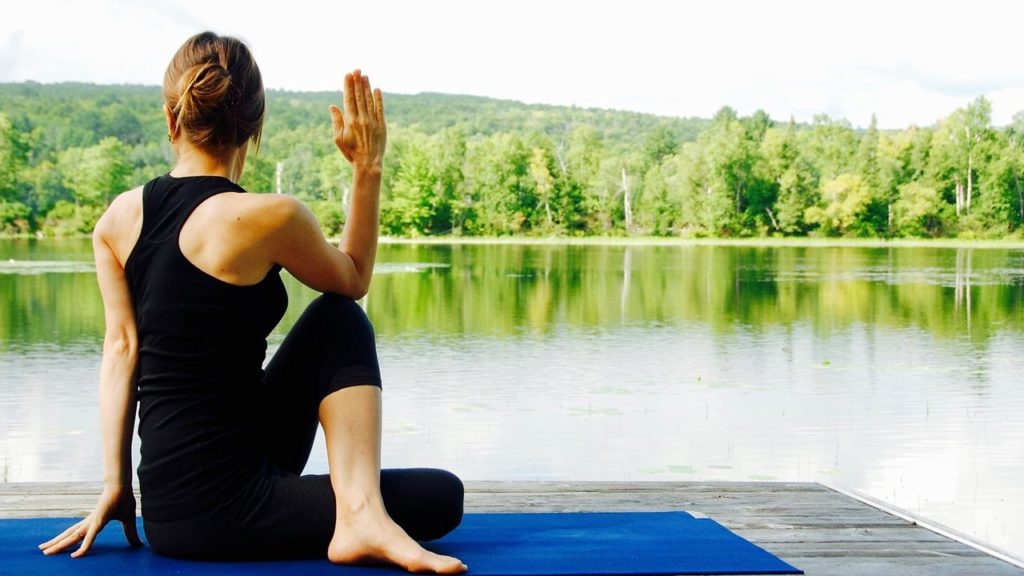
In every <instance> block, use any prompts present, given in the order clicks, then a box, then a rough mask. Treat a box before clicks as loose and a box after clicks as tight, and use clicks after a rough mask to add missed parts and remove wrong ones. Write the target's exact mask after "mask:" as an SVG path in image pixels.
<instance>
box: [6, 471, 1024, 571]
mask: <svg viewBox="0 0 1024 576" xmlns="http://www.w3.org/2000/svg"><path fill="white" fill-rule="evenodd" d="M99 492H100V486H99V485H98V484H83V483H24V484H0V517H2V518H18V517H40V516H51V517H55V516H79V515H85V514H86V513H88V511H89V510H91V508H92V506H93V504H94V503H95V499H96V497H97V495H98V494H99ZM664 510H689V511H696V512H702V513H704V514H707V515H708V516H710V517H711V518H714V519H715V520H717V521H719V522H721V523H722V524H724V525H725V526H727V527H729V528H730V529H732V530H734V531H735V532H737V533H738V534H741V535H743V536H744V537H746V538H747V539H749V540H750V541H752V542H754V543H756V544H758V545H759V546H761V547H763V548H765V549H767V550H769V551H771V552H773V553H774V554H777V555H778V556H780V557H781V558H783V559H784V560H786V561H788V562H789V563H791V564H793V565H794V566H796V567H798V568H800V569H802V570H804V571H806V573H807V574H808V575H809V576H831V575H835V576H839V575H842V576H861V575H864V576H866V575H871V576H897V575H900V576H902V575H908V576H909V575H915V576H916V575H922V574H925V575H937V576H946V575H949V576H953V575H957V576H990V575H991V576H995V575H1015V576H1024V570H1022V569H1021V568H1019V567H1017V566H1014V565H1013V564H1010V563H1009V562H1006V561H1003V560H1001V559H999V558H997V557H995V556H992V555H989V554H987V553H985V552H982V551H980V550H978V549H976V548H973V547H971V546H968V545H966V544H963V543H961V542H958V541H955V540H952V539H950V538H947V537H945V536H942V535H940V534H937V533H936V532H933V531H930V530H928V529H926V528H923V527H921V526H919V525H917V524H915V523H913V522H910V521H907V520H904V519H901V518H899V517H897V516H894V515H892V514H889V513H886V512H883V511H882V510H880V509H878V508H875V507H873V506H870V505H868V504H865V503H863V502H861V501H858V500H856V499H854V498H851V497H849V496H846V495H843V494H840V493H839V492H836V491H834V490H831V489H829V488H826V487H824V486H822V485H820V484H811V483H775V482H756V483H731V482H730V483H719V482H657V483H654V482H652V483H646V482H644V483H618V482H585V483H576V482H569V483H558V482H553V483H548V482H469V483H467V485H466V511H467V512H562V511H564V512H575V511H583V512H614V511H664Z"/></svg>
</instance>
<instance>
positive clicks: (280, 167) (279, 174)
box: [274, 162, 284, 194]
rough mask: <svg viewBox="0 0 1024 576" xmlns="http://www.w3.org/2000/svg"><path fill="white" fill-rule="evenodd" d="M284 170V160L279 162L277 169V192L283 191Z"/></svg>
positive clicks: (275, 175)
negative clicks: (282, 176)
mask: <svg viewBox="0 0 1024 576" xmlns="http://www.w3.org/2000/svg"><path fill="white" fill-rule="evenodd" d="M282 172H284V162H278V163H277V170H275V174H274V178H275V179H276V180H277V193H278V194H280V193H281V173H282Z"/></svg>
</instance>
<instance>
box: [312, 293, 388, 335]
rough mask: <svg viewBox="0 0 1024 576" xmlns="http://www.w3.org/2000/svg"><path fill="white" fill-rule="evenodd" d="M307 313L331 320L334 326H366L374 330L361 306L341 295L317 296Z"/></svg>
mask: <svg viewBox="0 0 1024 576" xmlns="http://www.w3.org/2000/svg"><path fill="white" fill-rule="evenodd" d="M306 313H309V314H314V315H315V316H316V317H317V318H319V319H323V320H330V321H332V322H331V323H332V324H334V325H338V324H342V325H349V324H351V325H354V326H360V325H365V326H366V327H368V328H370V329H371V330H372V326H371V325H370V319H369V318H367V317H366V312H364V311H363V308H362V307H361V306H359V304H358V303H357V302H356V301H355V300H353V299H351V298H348V297H346V296H341V295H340V294H321V295H320V296H317V297H316V298H315V299H314V300H313V301H312V302H310V303H309V306H308V307H306Z"/></svg>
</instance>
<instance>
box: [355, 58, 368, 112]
mask: <svg viewBox="0 0 1024 576" xmlns="http://www.w3.org/2000/svg"><path fill="white" fill-rule="evenodd" d="M354 84H355V99H356V114H357V115H358V116H357V118H351V119H353V120H357V121H358V120H359V119H361V120H363V121H364V122H365V121H366V118H367V110H366V87H367V86H369V83H368V82H367V79H366V78H364V77H363V75H362V74H360V73H359V70H356V72H355V82H354Z"/></svg>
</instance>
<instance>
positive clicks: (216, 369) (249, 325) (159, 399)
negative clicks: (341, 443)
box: [125, 175, 288, 520]
mask: <svg viewBox="0 0 1024 576" xmlns="http://www.w3.org/2000/svg"><path fill="white" fill-rule="evenodd" d="M222 192H245V190H244V189H242V188H241V187H240V186H238V185H237V184H235V183H233V182H231V181H230V180H228V179H226V178H222V177H219V176H196V177H188V178H174V177H172V176H170V175H164V176H161V177H159V178H156V179H155V180H152V181H151V182H149V183H148V184H146V186H145V187H144V188H143V191H142V212H143V220H142V232H141V234H140V236H139V239H138V242H137V243H136V245H135V247H134V248H133V249H132V252H131V255H130V256H129V258H128V261H127V263H126V264H125V275H126V277H127V280H128V285H129V289H130V290H131V296H132V303H133V305H134V310H135V321H136V325H137V327H138V335H139V361H138V378H137V382H138V401H139V437H140V438H141V440H142V448H141V450H142V460H141V462H140V464H139V469H138V473H139V482H140V484H141V493H142V502H143V503H142V508H143V513H144V514H145V515H146V517H147V518H150V519H152V520H174V519H177V518H182V517H185V516H188V515H191V514H195V513H197V512H200V511H202V510H204V509H209V508H211V507H212V506H213V505H215V504H217V503H221V502H224V501H226V500H229V499H231V497H232V496H234V494H232V492H233V491H234V490H235V488H236V487H237V486H239V485H240V483H244V482H245V481H247V480H251V479H252V478H253V477H254V476H258V475H259V473H260V470H261V468H262V467H264V466H265V465H266V463H265V462H264V458H263V457H262V455H261V452H260V445H259V444H260V443H259V442H258V441H256V438H257V437H258V434H257V432H258V431H259V430H258V414H257V411H258V410H257V408H256V405H255V403H254V401H253V400H251V398H252V397H253V396H255V395H257V393H258V391H257V389H258V388H259V387H260V386H261V383H262V380H263V360H264V358H265V356H266V349H267V335H268V334H269V333H270V331H271V330H273V328H274V326H276V325H277V323H278V321H280V319H281V316H282V315H283V314H284V311H285V308H286V307H287V305H288V297H287V294H286V293H285V290H284V285H283V283H282V282H281V278H280V276H279V272H280V267H279V266H275V267H274V269H272V270H271V271H270V272H269V273H268V274H267V276H266V277H265V278H264V279H263V280H262V281H260V282H259V283H258V284H254V285H251V286H237V285H234V284H229V283H226V282H224V281H221V280H218V279H217V278H215V277H213V276H210V275H209V274H207V273H205V272H203V271H202V270H200V269H199V268H197V267H196V266H195V265H194V264H192V263H191V262H190V261H189V260H188V259H187V258H185V256H184V255H183V254H182V253H181V249H180V248H179V246H178V235H179V233H180V232H181V228H182V226H183V225H184V224H185V221H186V220H187V219H188V217H189V216H190V215H191V214H192V212H193V211H194V210H195V209H196V207H197V206H199V204H201V203H202V202H203V201H205V200H206V199H208V198H210V197H211V196H214V195H216V194H220V193H222Z"/></svg>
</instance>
